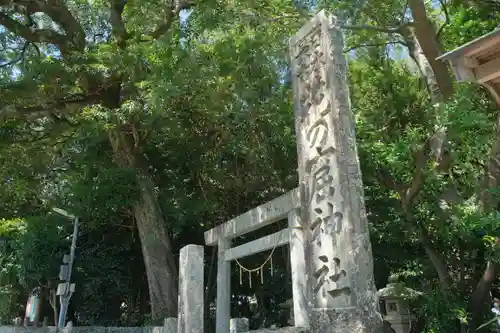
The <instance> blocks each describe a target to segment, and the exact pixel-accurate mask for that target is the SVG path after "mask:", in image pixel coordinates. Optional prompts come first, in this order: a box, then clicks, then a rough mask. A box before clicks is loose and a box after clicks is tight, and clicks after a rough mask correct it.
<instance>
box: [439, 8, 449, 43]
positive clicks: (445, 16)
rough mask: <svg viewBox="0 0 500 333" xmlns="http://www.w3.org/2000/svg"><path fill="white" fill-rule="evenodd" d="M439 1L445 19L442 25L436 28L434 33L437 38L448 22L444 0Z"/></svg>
mask: <svg viewBox="0 0 500 333" xmlns="http://www.w3.org/2000/svg"><path fill="white" fill-rule="evenodd" d="M439 3H440V4H441V8H442V9H443V13H444V19H445V21H444V23H443V25H442V26H441V27H440V28H439V29H438V32H437V34H436V36H437V38H439V36H440V35H441V33H442V32H443V29H444V27H446V26H447V25H448V24H449V23H450V15H449V14H448V9H447V8H446V3H445V0H439Z"/></svg>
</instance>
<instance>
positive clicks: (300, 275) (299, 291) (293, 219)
mask: <svg viewBox="0 0 500 333" xmlns="http://www.w3.org/2000/svg"><path fill="white" fill-rule="evenodd" d="M288 228H289V229H290V267H291V271H292V295H293V298H292V302H293V311H292V316H291V318H290V319H291V320H290V321H291V322H289V324H290V325H293V326H296V327H309V317H308V306H307V270H306V261H305V257H304V254H305V246H306V243H305V237H304V230H303V228H302V222H301V220H300V209H292V210H291V211H290V212H289V213H288Z"/></svg>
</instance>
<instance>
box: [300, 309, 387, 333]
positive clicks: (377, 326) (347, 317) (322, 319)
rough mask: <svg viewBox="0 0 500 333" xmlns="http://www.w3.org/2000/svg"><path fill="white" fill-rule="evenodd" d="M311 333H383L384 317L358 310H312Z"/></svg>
mask: <svg viewBox="0 0 500 333" xmlns="http://www.w3.org/2000/svg"><path fill="white" fill-rule="evenodd" d="M309 325H310V332H311V333H383V326H382V316H380V314H378V313H373V314H369V313H366V312H364V311H363V312H362V311H359V309H356V308H343V309H312V310H311V312H310V315H309Z"/></svg>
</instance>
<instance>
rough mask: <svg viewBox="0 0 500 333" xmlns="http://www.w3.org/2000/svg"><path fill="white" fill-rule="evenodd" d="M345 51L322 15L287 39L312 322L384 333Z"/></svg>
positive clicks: (330, 328) (318, 330)
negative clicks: (288, 41)
mask: <svg viewBox="0 0 500 333" xmlns="http://www.w3.org/2000/svg"><path fill="white" fill-rule="evenodd" d="M343 46H344V45H343V37H342V33H341V31H340V30H339V29H338V28H336V27H335V18H334V17H333V16H331V15H329V14H328V13H326V12H325V11H321V12H319V13H318V14H317V15H316V16H315V17H314V18H313V19H312V20H311V21H310V22H309V23H307V24H306V25H304V26H303V27H302V28H301V29H300V30H299V32H298V33H297V34H296V35H295V36H294V37H293V38H292V39H291V40H290V53H291V68H292V76H293V89H294V105H295V121H296V123H295V129H296V135H297V147H298V160H299V162H298V164H299V189H300V200H301V210H300V211H301V221H302V225H301V226H300V229H301V230H302V232H303V236H304V239H305V244H306V246H305V258H306V260H305V261H306V263H307V267H306V270H307V292H306V294H307V301H308V306H309V325H310V329H311V331H312V332H314V333H323V332H325V333H326V332H332V333H333V332H339V333H340V332H342V333H345V332H349V333H375V332H376V333H379V332H381V329H382V317H381V315H380V313H379V309H378V298H377V294H376V293H377V291H376V289H375V285H374V278H373V258H372V250H371V243H370V237H369V232H368V222H367V217H366V211H365V205H364V197H363V184H362V180H361V172H360V167H359V159H358V154H357V148H356V138H355V131H354V119H353V118H354V117H353V114H352V112H351V108H350V100H349V91H348V87H347V80H346V76H347V74H346V72H347V71H346V59H345V56H344V54H343Z"/></svg>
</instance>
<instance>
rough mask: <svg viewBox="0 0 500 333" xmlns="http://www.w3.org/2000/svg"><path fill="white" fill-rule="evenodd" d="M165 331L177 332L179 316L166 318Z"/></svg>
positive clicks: (167, 332)
mask: <svg viewBox="0 0 500 333" xmlns="http://www.w3.org/2000/svg"><path fill="white" fill-rule="evenodd" d="M163 333H177V318H165V321H164V323H163Z"/></svg>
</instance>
